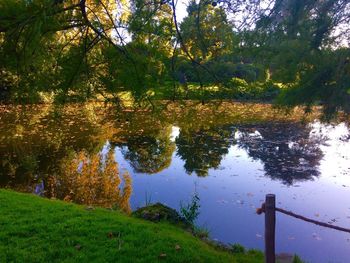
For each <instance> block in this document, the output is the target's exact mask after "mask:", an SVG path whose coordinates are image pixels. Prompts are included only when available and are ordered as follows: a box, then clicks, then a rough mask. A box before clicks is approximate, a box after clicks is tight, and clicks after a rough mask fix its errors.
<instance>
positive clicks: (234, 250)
mask: <svg viewBox="0 0 350 263" xmlns="http://www.w3.org/2000/svg"><path fill="white" fill-rule="evenodd" d="M231 250H232V253H234V254H244V253H245V248H244V247H243V246H242V245H241V244H237V243H236V244H233V245H232V247H231Z"/></svg>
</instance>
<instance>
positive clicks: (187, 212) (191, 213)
mask: <svg viewBox="0 0 350 263" xmlns="http://www.w3.org/2000/svg"><path fill="white" fill-rule="evenodd" d="M199 201H200V199H199V196H198V194H197V193H195V194H194V195H193V196H192V200H191V202H190V203H189V204H186V205H183V204H182V203H181V204H180V213H181V215H182V216H183V218H184V219H185V220H186V221H187V222H188V223H189V224H191V225H194V221H195V220H196V219H197V217H198V216H199V209H200V204H199Z"/></svg>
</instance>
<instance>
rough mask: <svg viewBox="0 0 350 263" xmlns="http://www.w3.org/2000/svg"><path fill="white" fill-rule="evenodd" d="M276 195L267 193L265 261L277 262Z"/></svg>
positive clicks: (266, 262)
mask: <svg viewBox="0 0 350 263" xmlns="http://www.w3.org/2000/svg"><path fill="white" fill-rule="evenodd" d="M275 226H276V197H275V195H274V194H267V195H266V199H265V263H275V261H276V259H275Z"/></svg>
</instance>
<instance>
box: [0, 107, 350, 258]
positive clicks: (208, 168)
mask: <svg viewBox="0 0 350 263" xmlns="http://www.w3.org/2000/svg"><path fill="white" fill-rule="evenodd" d="M0 142H1V143H0V155H1V156H2V158H1V159H2V160H1V163H0V187H7V188H12V189H15V190H18V191H25V192H33V193H36V194H39V195H43V196H46V197H49V198H52V197H54V198H60V199H65V200H67V201H75V202H78V203H86V204H98V205H104V206H113V205H115V204H116V203H117V204H119V205H120V206H121V207H123V208H125V209H124V210H130V209H136V208H137V207H141V206H143V205H145V203H147V202H152V203H155V202H162V203H165V204H167V205H169V206H171V207H173V208H175V209H179V208H180V203H181V202H182V203H188V202H189V201H190V199H191V196H192V195H193V194H194V192H197V193H198V195H199V197H200V204H201V208H200V216H199V218H198V220H197V224H198V225H200V226H202V227H205V228H207V229H208V230H209V232H210V236H211V238H213V239H217V240H219V241H222V242H227V243H241V244H242V245H244V246H246V247H249V248H258V249H263V234H264V233H263V231H264V230H263V225H264V221H263V216H258V215H256V214H255V210H256V208H257V207H260V205H261V203H262V202H263V200H264V196H265V195H266V194H267V193H274V194H276V196H277V205H278V206H279V207H281V208H284V209H287V210H292V211H294V212H295V213H299V214H302V215H304V216H306V217H310V218H314V219H316V220H320V221H324V222H329V223H332V224H335V225H340V226H343V227H348V228H350V132H349V127H348V124H347V122H346V121H341V120H340V121H338V122H336V123H332V124H323V123H321V122H320V121H319V120H317V117H316V116H307V117H305V116H302V115H301V113H300V112H297V111H296V112H293V113H290V114H289V115H285V114H284V113H283V112H280V111H278V110H276V109H272V108H271V107H270V106H268V105H259V104H229V103H222V104H218V105H204V106H203V105H200V104H191V105H189V103H184V104H182V105H180V104H168V105H165V104H162V105H160V106H159V107H157V108H156V109H155V110H154V111H152V112H150V111H145V110H143V109H138V110H137V111H135V110H123V111H122V110H118V109H115V108H113V107H105V106H103V105H101V104H86V105H70V106H66V107H64V108H60V109H57V108H53V107H50V106H34V107H20V106H16V107H14V106H6V107H5V106H4V107H2V108H1V109H0ZM82 153H83V154H82ZM89 156H102V159H103V160H104V163H105V165H106V160H108V156H112V158H114V159H115V160H116V161H117V162H118V164H119V170H120V171H121V173H120V174H122V173H123V171H127V172H128V174H129V177H127V176H124V177H122V176H121V179H122V182H120V181H118V180H115V179H113V178H112V179H111V178H104V179H103V180H102V181H101V180H97V179H96V178H89V179H86V180H82V179H81V178H82V176H80V174H79V172H78V176H77V172H76V170H79V167H77V169H74V168H72V167H74V166H70V165H71V164H76V165H77V166H79V165H80V164H81V163H84V161H86V160H88V159H89ZM79 158H82V159H79ZM84 158H85V159H84ZM91 158H92V157H91ZM72 160H73V162H72ZM74 160H75V161H74ZM91 160H92V159H91ZM87 162H89V161H87ZM107 162H108V161H107ZM90 163H93V161H91V162H90ZM69 169H70V170H69ZM72 169H73V171H72ZM80 172H81V171H80ZM123 178H124V179H123ZM128 178H129V179H130V178H131V182H130V180H128ZM96 180H97V181H96ZM111 186H112V187H111ZM118 186H119V187H120V188H121V189H122V190H124V194H123V193H122V191H120V193H119V192H118V191H115V188H117V187H118ZM116 192H118V193H117V194H116ZM86 193H90V194H86ZM276 233H277V234H276V239H277V240H276V244H277V248H276V249H277V251H278V252H288V253H296V254H298V255H300V256H301V257H302V258H303V259H304V260H306V261H308V262H349V258H350V235H349V234H345V233H341V232H337V231H335V230H330V229H325V228H322V227H319V226H315V225H311V224H309V223H306V222H302V221H299V220H297V219H294V218H291V217H287V216H284V215H282V214H278V215H277V229H276Z"/></svg>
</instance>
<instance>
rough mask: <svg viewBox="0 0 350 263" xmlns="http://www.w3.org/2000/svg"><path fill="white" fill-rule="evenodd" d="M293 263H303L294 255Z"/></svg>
mask: <svg viewBox="0 0 350 263" xmlns="http://www.w3.org/2000/svg"><path fill="white" fill-rule="evenodd" d="M293 263H303V261H302V260H301V258H300V257H299V256H298V255H294V257H293Z"/></svg>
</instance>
